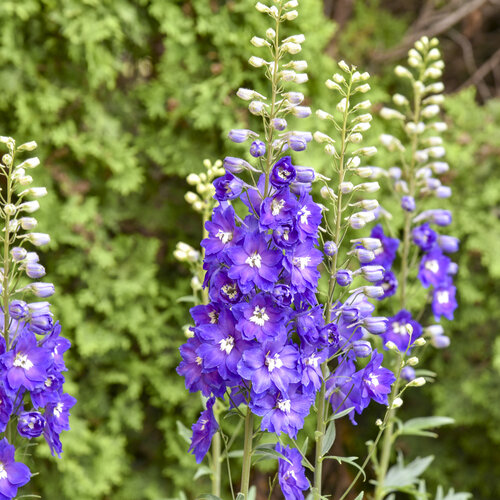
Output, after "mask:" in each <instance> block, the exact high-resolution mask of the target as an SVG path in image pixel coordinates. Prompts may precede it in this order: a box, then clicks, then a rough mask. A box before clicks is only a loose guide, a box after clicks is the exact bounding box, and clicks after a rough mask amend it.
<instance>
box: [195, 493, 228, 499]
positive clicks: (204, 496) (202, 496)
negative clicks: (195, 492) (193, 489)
mask: <svg viewBox="0 0 500 500" xmlns="http://www.w3.org/2000/svg"><path fill="white" fill-rule="evenodd" d="M196 500H222V499H221V498H220V497H218V496H216V495H211V494H210V493H204V494H203V495H200V496H199V497H196Z"/></svg>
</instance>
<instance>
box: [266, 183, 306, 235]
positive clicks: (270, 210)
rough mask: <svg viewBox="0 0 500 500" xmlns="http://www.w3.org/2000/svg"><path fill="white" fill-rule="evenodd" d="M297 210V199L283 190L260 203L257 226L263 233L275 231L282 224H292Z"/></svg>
mask: <svg viewBox="0 0 500 500" xmlns="http://www.w3.org/2000/svg"><path fill="white" fill-rule="evenodd" d="M297 209H298V204H297V198H296V197H295V196H294V195H292V194H290V191H288V190H285V189H283V190H282V191H280V192H278V193H276V194H275V195H274V196H272V197H269V198H266V199H265V200H264V201H263V202H262V205H261V210H260V220H259V224H260V226H261V228H263V230H264V231H265V230H267V229H276V228H277V227H279V226H280V225H282V224H287V223H290V224H292V223H293V216H294V215H295V213H296V212H297Z"/></svg>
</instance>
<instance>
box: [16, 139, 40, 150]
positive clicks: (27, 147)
mask: <svg viewBox="0 0 500 500" xmlns="http://www.w3.org/2000/svg"><path fill="white" fill-rule="evenodd" d="M37 147H38V144H37V143H36V142H35V141H30V142H25V143H24V144H21V145H20V146H19V147H18V148H17V151H19V152H21V151H33V150H34V149H36V148H37Z"/></svg>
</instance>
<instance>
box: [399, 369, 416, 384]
mask: <svg viewBox="0 0 500 500" xmlns="http://www.w3.org/2000/svg"><path fill="white" fill-rule="evenodd" d="M415 376H416V375H415V370H414V369H413V368H412V367H411V366H405V367H403V369H402V370H401V378H402V379H403V380H407V381H408V382H411V381H412V380H413V379H414V378H415Z"/></svg>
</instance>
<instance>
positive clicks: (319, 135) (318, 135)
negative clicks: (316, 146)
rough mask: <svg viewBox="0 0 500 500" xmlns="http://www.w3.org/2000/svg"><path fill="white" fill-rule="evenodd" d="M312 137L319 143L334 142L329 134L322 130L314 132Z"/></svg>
mask: <svg viewBox="0 0 500 500" xmlns="http://www.w3.org/2000/svg"><path fill="white" fill-rule="evenodd" d="M313 137H314V140H315V141H316V142H319V143H322V142H328V143H333V142H335V141H334V140H333V139H332V138H331V137H330V136H329V135H326V134H324V133H323V132H320V131H319V130H318V131H316V132H314V134H313Z"/></svg>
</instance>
